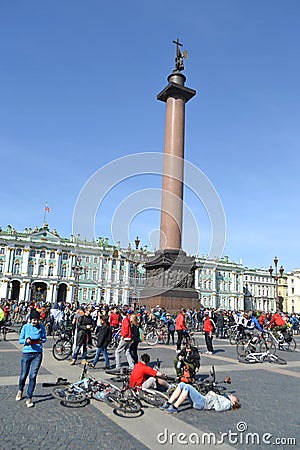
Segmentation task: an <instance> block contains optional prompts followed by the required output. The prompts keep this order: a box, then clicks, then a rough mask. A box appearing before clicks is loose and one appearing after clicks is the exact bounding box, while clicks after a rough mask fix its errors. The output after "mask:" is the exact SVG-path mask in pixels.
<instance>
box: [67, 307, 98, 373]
mask: <svg viewBox="0 0 300 450" xmlns="http://www.w3.org/2000/svg"><path fill="white" fill-rule="evenodd" d="M92 329H93V320H92V318H91V309H90V308H89V307H88V306H87V307H86V308H85V310H84V315H83V316H80V317H79V319H78V323H77V336H76V346H75V349H74V353H73V355H72V361H71V362H70V364H71V366H74V364H75V362H76V359H77V356H78V353H79V350H80V348H81V347H82V361H81V364H86V355H87V345H88V344H89V342H91V333H92Z"/></svg>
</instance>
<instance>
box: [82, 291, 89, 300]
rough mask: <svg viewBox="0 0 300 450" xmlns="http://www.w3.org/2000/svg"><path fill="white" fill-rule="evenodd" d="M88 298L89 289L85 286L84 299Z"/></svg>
mask: <svg viewBox="0 0 300 450" xmlns="http://www.w3.org/2000/svg"><path fill="white" fill-rule="evenodd" d="M87 298H88V290H87V288H84V289H83V293H82V300H87Z"/></svg>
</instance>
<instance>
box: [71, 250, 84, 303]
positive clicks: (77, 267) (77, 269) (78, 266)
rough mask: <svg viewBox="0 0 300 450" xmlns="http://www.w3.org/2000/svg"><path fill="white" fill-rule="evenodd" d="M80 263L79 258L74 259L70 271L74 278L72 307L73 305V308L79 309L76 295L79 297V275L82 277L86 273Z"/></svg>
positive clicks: (80, 259)
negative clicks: (74, 261) (74, 262)
mask: <svg viewBox="0 0 300 450" xmlns="http://www.w3.org/2000/svg"><path fill="white" fill-rule="evenodd" d="M81 261H82V258H81V256H78V257H77V258H76V264H75V265H74V266H72V270H73V273H74V278H75V290H74V305H75V308H78V307H79V302H78V295H79V280H80V275H82V274H83V273H86V267H83V266H82V265H81Z"/></svg>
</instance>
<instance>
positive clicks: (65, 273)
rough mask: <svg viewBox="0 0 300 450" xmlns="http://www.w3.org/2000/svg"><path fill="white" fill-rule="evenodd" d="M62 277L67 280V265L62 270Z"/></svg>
mask: <svg viewBox="0 0 300 450" xmlns="http://www.w3.org/2000/svg"><path fill="white" fill-rule="evenodd" d="M61 276H62V277H63V278H66V276H67V266H66V265H65V264H64V265H63V266H62V268H61Z"/></svg>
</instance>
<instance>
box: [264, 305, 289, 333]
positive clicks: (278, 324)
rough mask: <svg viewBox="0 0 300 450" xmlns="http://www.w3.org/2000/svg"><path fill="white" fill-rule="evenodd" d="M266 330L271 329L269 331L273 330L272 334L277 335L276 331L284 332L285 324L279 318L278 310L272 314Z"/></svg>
mask: <svg viewBox="0 0 300 450" xmlns="http://www.w3.org/2000/svg"><path fill="white" fill-rule="evenodd" d="M266 328H271V330H273V331H274V333H277V331H285V330H286V322H285V320H284V319H283V318H282V317H281V315H280V311H279V310H277V311H276V313H275V314H273V316H272V319H271V320H270V322H269V323H268V325H267V326H266Z"/></svg>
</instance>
